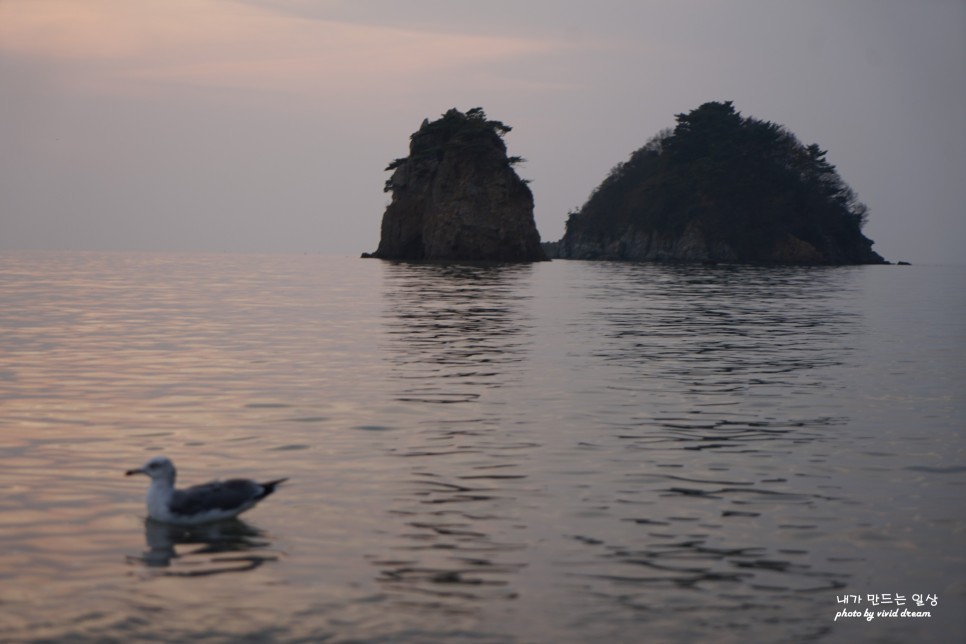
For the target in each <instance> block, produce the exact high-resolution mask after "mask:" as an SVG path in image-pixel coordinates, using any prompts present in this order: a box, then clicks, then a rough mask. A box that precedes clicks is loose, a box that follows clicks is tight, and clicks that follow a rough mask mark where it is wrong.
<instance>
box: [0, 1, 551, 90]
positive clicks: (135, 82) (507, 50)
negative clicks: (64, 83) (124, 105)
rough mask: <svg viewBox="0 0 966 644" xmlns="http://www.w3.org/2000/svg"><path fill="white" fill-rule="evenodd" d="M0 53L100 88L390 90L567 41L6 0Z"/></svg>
mask: <svg viewBox="0 0 966 644" xmlns="http://www.w3.org/2000/svg"><path fill="white" fill-rule="evenodd" d="M0 16H2V20H0V52H4V53H6V54H8V55H9V54H12V55H16V56H26V57H32V58H39V59H43V60H48V61H55V62H60V63H62V64H63V65H64V66H65V67H66V68H68V69H69V70H70V73H69V74H65V77H69V79H70V82H71V83H72V84H74V85H81V86H85V87H87V88H91V87H94V88H96V89H97V90H98V91H115V92H132V91H142V92H143V91H146V90H150V89H152V88H153V89H158V88H165V87H167V88H170V86H171V85H186V86H192V87H212V88H233V89H249V90H259V91H265V90H268V91H276V92H297V93H305V92H309V93H318V92H325V93H327V94H329V95H331V94H332V93H333V92H339V91H352V92H354V93H358V92H360V91H362V92H365V91H366V90H367V89H370V90H372V91H384V90H386V89H388V88H392V87H397V86H401V85H404V84H409V83H411V82H412V81H413V80H415V79H423V80H425V79H427V78H432V77H433V76H434V75H436V74H442V73H448V72H451V71H453V70H459V69H466V68H474V67H482V66H485V65H487V64H491V63H495V62H503V61H509V60H513V59H515V58H519V57H525V56H533V55H546V54H550V53H552V52H554V51H557V50H559V49H560V48H561V47H563V45H562V44H560V43H557V42H554V41H552V40H548V39H534V38H523V37H497V36H486V35H475V34H459V33H442V32H432V31H418V30H414V29H411V28H398V27H391V26H376V25H366V24H358V23H349V22H340V21H335V20H326V19H324V18H319V17H307V16H300V15H298V14H293V13H280V12H278V11H274V10H272V9H271V8H269V7H262V6H257V5H252V4H239V3H234V2H227V1H226V0H138V2H130V1H129V0H85V1H84V2H77V1H76V0H47V1H45V2H37V1H36V0H4V2H3V4H0Z"/></svg>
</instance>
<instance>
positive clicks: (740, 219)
mask: <svg viewBox="0 0 966 644" xmlns="http://www.w3.org/2000/svg"><path fill="white" fill-rule="evenodd" d="M676 120H677V126H676V127H674V128H673V129H668V130H665V131H663V132H661V133H659V134H658V135H657V136H655V137H654V138H652V139H651V140H650V141H649V142H648V143H647V144H646V145H644V147H642V148H640V149H639V150H637V151H636V152H634V153H633V154H631V156H630V158H629V159H628V160H627V161H626V162H624V163H620V164H618V165H617V166H616V167H615V168H613V170H611V172H610V174H609V176H608V177H607V178H606V179H604V181H603V182H602V183H601V184H600V185H599V186H598V187H597V188H596V189H595V190H594V191H593V193H592V194H591V195H590V198H589V199H588V200H587V202H586V203H585V204H584V205H583V207H582V208H580V209H579V210H578V211H576V212H572V213H571V214H570V216H569V218H568V220H567V227H566V232H565V234H564V236H563V238H562V239H561V240H560V241H559V242H557V243H555V244H548V248H549V249H551V251H550V252H551V254H552V255H553V256H556V257H560V258H570V259H614V260H638V261H680V262H705V263H716V262H742V263H745V262H749V263H765V264H883V263H887V262H885V260H883V259H882V257H881V256H880V255H878V254H877V253H876V252H874V251H873V250H872V243H873V242H872V241H871V240H870V239H868V238H867V237H865V236H864V235H863V234H862V226H863V225H864V224H865V221H866V219H867V215H868V213H867V208H866V207H865V206H864V205H863V204H862V203H861V202H859V200H858V198H857V196H856V194H855V192H853V191H852V189H851V188H849V187H848V186H847V185H846V184H845V182H844V181H842V179H841V178H840V177H839V175H838V173H837V172H836V170H835V167H834V166H833V165H831V164H830V163H828V161H826V160H825V154H826V152H825V151H824V150H822V149H820V148H819V147H818V146H817V145H808V146H806V145H803V144H802V143H800V142H799V141H798V139H797V138H796V137H795V136H794V135H793V134H792V133H791V132H789V131H788V130H787V129H785V128H784V127H782V126H781V125H777V124H774V123H770V122H765V121H760V120H757V119H753V118H750V117H743V116H741V114H740V113H738V112H737V111H736V110H735V109H734V106H733V105H732V103H731V102H730V101H729V102H723V103H719V102H712V103H705V104H704V105H702V106H700V107H698V108H697V109H695V110H693V111H691V112H689V113H687V114H679V115H677V117H676Z"/></svg>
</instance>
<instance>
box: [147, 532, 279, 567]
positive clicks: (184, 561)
mask: <svg viewBox="0 0 966 644" xmlns="http://www.w3.org/2000/svg"><path fill="white" fill-rule="evenodd" d="M144 540H145V542H146V544H147V550H145V551H144V553H142V554H141V556H140V557H129V560H131V561H138V562H140V563H142V564H143V565H144V566H146V567H148V568H168V569H169V570H165V571H164V572H163V573H162V574H164V575H168V576H175V577H202V576H208V575H217V574H221V573H226V572H244V571H246V570H254V569H255V568H258V567H259V566H261V565H262V564H263V563H265V562H268V561H275V560H277V559H278V557H277V556H274V555H271V554H256V552H255V551H261V550H264V549H266V548H268V547H269V546H270V545H271V543H270V542H269V541H267V540H266V539H265V533H264V532H263V531H262V530H259V529H258V528H256V527H254V526H252V525H250V524H248V523H246V522H245V521H242V520H241V519H231V520H228V521H219V522H217V523H209V524H204V525H199V526H176V525H170V524H166V523H159V522H157V521H153V520H151V519H146V520H145V521H144Z"/></svg>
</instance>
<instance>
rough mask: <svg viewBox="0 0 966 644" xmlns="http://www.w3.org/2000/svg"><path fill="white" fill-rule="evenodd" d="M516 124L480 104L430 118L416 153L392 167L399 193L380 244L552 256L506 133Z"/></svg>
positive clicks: (472, 255) (426, 254)
mask: <svg viewBox="0 0 966 644" xmlns="http://www.w3.org/2000/svg"><path fill="white" fill-rule="evenodd" d="M509 131H510V128H509V127H508V126H506V125H504V124H503V123H500V122H499V121H490V120H487V118H486V115H485V114H484V112H483V110H482V109H481V108H475V109H471V110H469V111H467V112H466V113H465V114H464V113H462V112H460V111H459V110H456V109H451V110H449V111H448V112H446V114H444V115H443V116H442V117H441V118H440V119H438V120H436V121H433V122H429V121H428V120H424V121H423V124H422V127H420V128H419V130H418V131H417V132H416V133H414V134H413V135H412V137H411V142H410V145H409V156H407V157H404V158H401V159H396V160H395V161H393V162H392V163H391V164H390V165H389V167H388V168H386V170H392V171H393V174H392V176H391V177H390V178H389V180H388V181H386V187H385V189H386V192H390V193H392V201H391V202H390V204H389V205H388V206H387V207H386V211H385V213H384V214H383V218H382V234H381V237H380V240H379V247H378V249H377V250H376V251H375V252H374V253H372V255H364V256H369V257H378V258H381V259H398V260H471V261H504V262H531V261H541V260H546V259H547V257H546V255H545V254H544V252H543V248H542V247H541V245H540V234H539V233H538V232H537V227H536V224H535V222H534V219H533V194H532V193H531V192H530V188H529V187H528V186H527V184H526V182H524V181H523V180H522V179H520V177H519V176H517V173H516V172H515V171H514V169H513V165H514V163H516V162H518V161H521V160H522V159H520V158H518V157H512V158H508V157H507V153H506V145H505V144H504V142H503V138H502V136H503V135H504V134H505V133H507V132H509Z"/></svg>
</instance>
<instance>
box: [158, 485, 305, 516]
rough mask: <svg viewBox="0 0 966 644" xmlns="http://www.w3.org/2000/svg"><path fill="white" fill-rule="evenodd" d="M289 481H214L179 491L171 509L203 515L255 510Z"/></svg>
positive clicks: (175, 495)
mask: <svg viewBox="0 0 966 644" xmlns="http://www.w3.org/2000/svg"><path fill="white" fill-rule="evenodd" d="M285 480H286V479H280V480H277V481H270V482H268V483H256V482H255V481H250V480H248V479H230V480H228V481H212V482H211V483H205V484H203V485H195V486H194V487H189V488H187V489H185V490H176V491H175V493H174V495H173V496H172V498H171V505H170V509H171V512H173V513H175V514H183V515H190V514H201V513H203V512H208V511H211V510H222V511H227V512H230V511H232V510H239V509H244V508H248V507H251V506H252V505H254V504H255V503H257V502H258V501H261V500H262V499H264V498H265V497H266V496H268V495H269V494H271V493H272V492H274V491H275V486H277V485H278V484H279V483H281V482H282V481H285Z"/></svg>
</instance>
